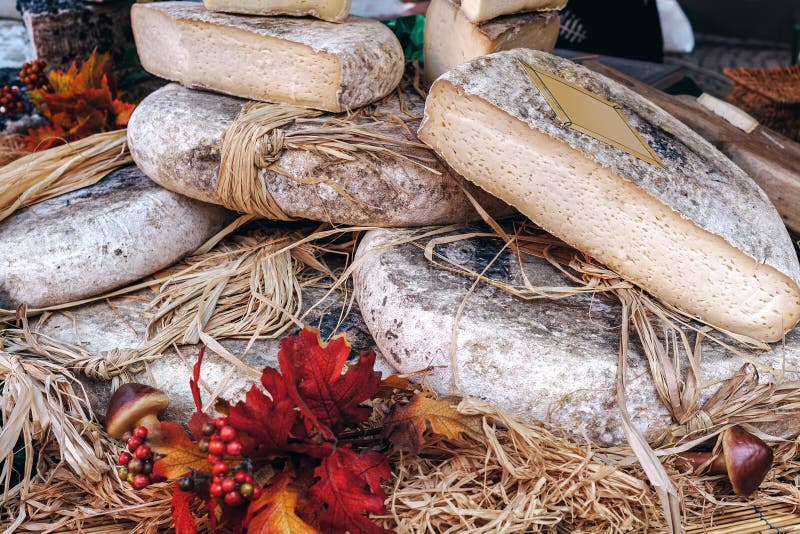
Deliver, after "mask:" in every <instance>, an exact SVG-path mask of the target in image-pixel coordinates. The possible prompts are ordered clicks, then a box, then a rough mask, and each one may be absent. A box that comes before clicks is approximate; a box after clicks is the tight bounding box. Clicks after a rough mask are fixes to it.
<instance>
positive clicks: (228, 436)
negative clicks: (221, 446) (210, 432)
mask: <svg viewBox="0 0 800 534" xmlns="http://www.w3.org/2000/svg"><path fill="white" fill-rule="evenodd" d="M219 439H221V440H222V441H233V440H235V439H236V429H235V428H233V427H232V426H230V425H225V426H223V427H222V428H220V429H219Z"/></svg>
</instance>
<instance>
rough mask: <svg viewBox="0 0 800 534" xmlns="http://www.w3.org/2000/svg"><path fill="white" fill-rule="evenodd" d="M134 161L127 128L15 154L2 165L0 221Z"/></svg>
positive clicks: (83, 185)
mask: <svg viewBox="0 0 800 534" xmlns="http://www.w3.org/2000/svg"><path fill="white" fill-rule="evenodd" d="M132 162H133V160H132V159H131V156H130V153H129V152H128V147H127V140H126V131H125V130H115V131H113V132H104V133H99V134H94V135H90V136H89V137H86V138H84V139H81V140H80V141H73V142H71V143H67V144H64V145H61V146H58V147H55V148H51V149H49V150H44V151H42V152H34V153H32V154H28V155H26V156H23V157H20V158H16V159H14V160H13V161H11V162H10V163H8V164H6V165H3V166H2V167H0V221H2V220H3V219H5V218H7V217H8V216H10V215H11V214H12V213H14V212H15V211H16V210H18V209H20V208H24V207H25V206H30V205H31V204H35V203H37V202H42V201H43V200H47V199H49V198H53V197H57V196H59V195H63V194H64V193H68V192H70V191H75V190H76V189H80V188H82V187H87V186H89V185H92V184H95V183H97V182H99V181H100V180H102V179H103V178H104V177H105V176H106V175H107V174H108V173H109V172H111V171H113V170H115V169H118V168H119V167H122V166H124V165H128V164H129V163H132Z"/></svg>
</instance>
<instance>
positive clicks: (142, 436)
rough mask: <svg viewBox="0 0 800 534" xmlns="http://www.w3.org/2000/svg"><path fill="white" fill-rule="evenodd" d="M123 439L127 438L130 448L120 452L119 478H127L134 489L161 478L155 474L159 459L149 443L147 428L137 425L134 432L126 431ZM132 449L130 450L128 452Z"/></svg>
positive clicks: (118, 462) (118, 460)
mask: <svg viewBox="0 0 800 534" xmlns="http://www.w3.org/2000/svg"><path fill="white" fill-rule="evenodd" d="M122 439H124V440H126V442H127V445H128V450H127V451H123V452H121V453H119V458H118V459H117V464H118V466H119V467H117V473H118V474H119V478H121V479H122V480H127V481H128V482H130V484H131V485H132V486H133V488H134V489H137V490H140V489H144V488H146V487H147V486H149V485H150V484H152V483H153V482H159V481H160V480H161V479H160V478H159V477H157V476H156V475H154V474H153V463H154V462H156V461H157V460H158V458H157V457H156V455H154V454H153V451H152V449H151V448H150V446H149V445H147V443H145V442H146V440H147V429H146V428H145V427H143V426H137V427H136V428H134V429H133V432H126V433H125V435H124V436H122ZM128 451H130V452H128Z"/></svg>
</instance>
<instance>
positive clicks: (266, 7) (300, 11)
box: [203, 0, 350, 22]
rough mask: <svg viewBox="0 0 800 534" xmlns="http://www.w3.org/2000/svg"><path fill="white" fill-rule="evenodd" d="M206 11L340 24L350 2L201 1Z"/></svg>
mask: <svg viewBox="0 0 800 534" xmlns="http://www.w3.org/2000/svg"><path fill="white" fill-rule="evenodd" d="M203 4H205V6H206V9H209V10H211V11H223V12H226V13H242V14H245V15H291V16H295V17H303V16H306V15H310V16H312V17H316V18H318V19H322V20H328V21H331V22H342V21H343V20H345V19H346V18H347V16H348V15H349V14H350V0H203Z"/></svg>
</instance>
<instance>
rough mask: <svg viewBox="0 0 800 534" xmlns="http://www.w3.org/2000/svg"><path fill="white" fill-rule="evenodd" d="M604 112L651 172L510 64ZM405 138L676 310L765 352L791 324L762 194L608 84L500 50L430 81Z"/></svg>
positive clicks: (790, 252)
mask: <svg viewBox="0 0 800 534" xmlns="http://www.w3.org/2000/svg"><path fill="white" fill-rule="evenodd" d="M520 59H521V60H524V61H525V62H527V63H528V64H530V65H533V66H535V67H537V68H541V69H543V70H546V71H549V72H552V73H554V74H556V75H558V76H560V77H562V78H564V79H566V80H567V81H569V82H571V83H575V84H577V85H580V86H582V87H584V88H586V89H588V90H590V91H592V92H593V93H595V94H597V95H598V96H601V97H603V98H605V99H607V100H609V101H611V102H613V103H614V104H616V105H618V106H619V107H620V108H621V110H622V112H623V113H624V115H625V116H626V117H627V119H628V121H629V122H630V124H631V125H632V126H633V127H634V128H636V129H637V131H638V132H639V134H640V135H641V136H642V139H643V140H644V141H646V142H647V143H648V144H649V145H650V147H652V149H653V150H654V152H655V153H656V155H657V156H658V157H659V158H660V160H661V161H662V162H663V164H664V168H662V167H659V166H656V165H653V164H651V163H647V162H645V161H642V160H641V159H638V158H636V157H634V156H632V155H629V154H628V153H625V152H623V151H621V150H619V149H617V148H615V147H613V146H611V145H608V144H606V143H604V142H602V141H598V140H597V139H595V138H593V137H590V136H588V135H586V134H585V133H581V132H579V131H577V130H574V129H571V128H567V127H564V126H562V124H561V122H560V121H558V120H556V118H555V113H553V111H552V110H551V108H550V107H549V105H548V103H547V102H546V100H545V98H544V96H543V95H542V94H541V93H540V91H539V89H538V88H537V87H536V85H534V84H533V82H532V80H531V78H530V77H529V75H528V74H527V72H526V71H525V67H523V66H522V64H521V63H520V61H519V60H520ZM419 137H420V139H421V140H423V141H424V142H426V143H427V144H428V145H430V146H431V147H432V148H433V149H434V150H435V151H436V152H437V153H439V155H440V156H442V157H443V158H444V159H445V160H446V161H447V162H448V163H449V164H450V165H451V166H452V167H453V168H454V169H455V170H456V171H457V172H459V173H461V174H462V175H463V176H464V177H465V178H467V179H469V180H471V181H473V182H475V183H476V184H478V185H479V186H481V187H482V188H484V189H485V190H487V191H488V192H490V193H492V194H493V195H495V196H497V197H499V198H501V199H502V200H504V201H506V202H508V203H509V204H511V205H513V206H515V207H516V208H517V209H519V210H520V211H521V212H522V213H524V214H525V215H527V216H528V217H530V218H531V219H532V220H533V221H534V222H536V223H537V224H539V225H540V226H542V227H543V228H544V229H546V230H547V231H549V232H551V233H553V234H554V235H556V236H558V237H560V238H562V239H563V240H564V241H566V242H567V243H569V244H571V245H573V246H575V247H577V248H579V249H580V250H583V251H585V252H587V253H588V254H590V255H592V256H593V257H595V258H597V259H598V260H599V261H601V262H603V263H604V264H606V265H608V266H609V267H611V268H612V269H614V270H616V271H617V272H619V273H620V274H621V275H622V276H624V277H625V278H627V279H629V280H630V281H632V282H634V283H636V284H637V285H639V286H640V287H642V288H644V289H646V290H648V291H649V292H651V293H652V294H654V295H655V296H657V297H658V298H660V299H662V300H663V301H664V302H667V303H669V304H671V305H673V306H676V307H677V308H679V309H681V310H683V311H684V312H686V313H688V314H690V315H692V316H694V317H696V318H698V319H700V320H702V321H704V322H706V323H708V324H711V325H713V326H716V327H718V328H722V329H724V330H727V331H730V332H733V333H736V334H742V335H746V336H750V337H752V338H755V339H757V340H761V341H777V340H779V339H781V337H782V336H783V334H784V333H785V332H787V331H788V330H790V329H792V328H793V327H794V326H795V325H796V324H797V322H798V320H799V319H800V286H799V285H798V282H799V281H800V266H799V265H798V261H797V256H796V254H795V252H794V248H793V245H792V242H791V239H790V238H789V235H788V233H787V232H786V228H785V227H784V226H783V223H782V221H781V219H780V216H779V215H778V213H777V212H776V210H775V208H774V207H773V206H772V204H771V203H770V202H769V200H768V199H767V197H766V195H765V194H764V192H763V191H762V190H761V189H760V188H759V187H758V186H757V185H756V184H755V183H754V182H753V181H752V180H751V179H750V178H749V177H748V176H747V175H746V174H745V173H744V172H743V171H742V170H741V169H739V168H738V167H736V166H735V165H734V164H733V163H732V162H731V161H730V160H728V159H727V158H725V157H724V156H723V155H722V154H720V153H719V152H718V151H717V150H716V149H714V148H713V147H712V146H711V145H709V144H708V143H707V142H706V141H704V140H703V139H702V138H700V137H699V136H698V135H697V134H695V133H694V132H693V131H692V130H690V129H689V128H687V127H686V126H684V125H683V124H682V123H680V122H678V121H677V120H676V119H674V118H672V117H671V116H669V115H667V114H666V113H665V112H663V111H662V110H661V109H660V108H658V107H656V106H655V105H653V104H652V103H650V102H649V101H647V100H645V99H643V98H642V97H639V96H638V95H635V94H634V93H632V92H631V91H629V90H628V89H626V88H624V87H622V86H621V85H619V84H617V83H615V82H613V81H611V80H609V79H607V78H605V77H603V76H601V75H598V74H596V73H593V72H591V71H589V70H587V69H584V68H583V67H580V66H577V65H575V64H574V63H572V62H570V61H567V60H564V59H560V58H556V57H554V56H551V55H549V54H545V53H540V52H534V51H527V50H514V51H511V52H500V53H497V54H493V55H491V56H486V57H484V58H480V59H477V60H473V61H471V62H469V63H467V64H465V65H462V66H461V67H459V68H457V69H455V70H453V71H451V72H450V73H448V74H446V75H444V76H443V77H442V78H440V79H439V80H437V82H436V83H435V84H434V86H433V88H432V89H431V93H430V96H429V97H428V100H427V103H426V108H425V118H424V120H423V124H422V126H421V128H420V132H419Z"/></svg>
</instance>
